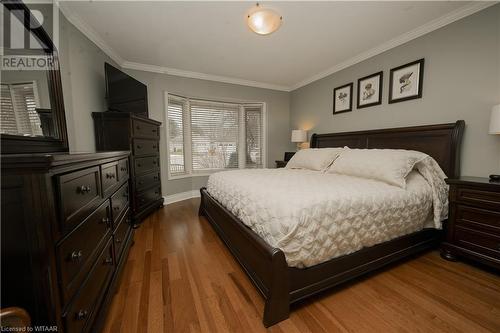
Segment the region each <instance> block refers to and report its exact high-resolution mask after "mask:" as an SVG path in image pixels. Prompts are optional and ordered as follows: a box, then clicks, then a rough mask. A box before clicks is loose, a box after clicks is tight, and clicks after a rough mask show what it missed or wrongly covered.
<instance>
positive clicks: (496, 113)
mask: <svg viewBox="0 0 500 333" xmlns="http://www.w3.org/2000/svg"><path fill="white" fill-rule="evenodd" d="M489 132H490V134H500V104H498V105H495V106H494V107H493V110H491V118H490V131H489Z"/></svg>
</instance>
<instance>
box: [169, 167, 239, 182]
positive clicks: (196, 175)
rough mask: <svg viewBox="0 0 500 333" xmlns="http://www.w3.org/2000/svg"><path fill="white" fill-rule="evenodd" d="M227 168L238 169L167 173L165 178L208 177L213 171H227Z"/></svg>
mask: <svg viewBox="0 0 500 333" xmlns="http://www.w3.org/2000/svg"><path fill="white" fill-rule="evenodd" d="M228 170H238V169H224V170H214V171H207V172H203V173H191V174H185V175H176V176H173V175H168V176H167V179H168V180H176V179H184V178H193V177H208V176H210V175H211V174H213V173H216V172H221V171H228Z"/></svg>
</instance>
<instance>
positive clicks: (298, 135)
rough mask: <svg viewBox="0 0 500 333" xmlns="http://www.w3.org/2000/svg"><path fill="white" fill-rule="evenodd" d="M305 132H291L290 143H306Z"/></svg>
mask: <svg viewBox="0 0 500 333" xmlns="http://www.w3.org/2000/svg"><path fill="white" fill-rule="evenodd" d="M306 141H307V132H306V131H304V130H293V131H292V142H306Z"/></svg>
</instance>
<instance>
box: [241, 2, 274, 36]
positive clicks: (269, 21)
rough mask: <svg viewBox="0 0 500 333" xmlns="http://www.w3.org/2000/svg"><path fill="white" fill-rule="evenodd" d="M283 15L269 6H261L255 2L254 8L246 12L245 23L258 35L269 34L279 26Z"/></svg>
mask: <svg viewBox="0 0 500 333" xmlns="http://www.w3.org/2000/svg"><path fill="white" fill-rule="evenodd" d="M282 22H283V17H282V16H280V15H279V14H278V13H276V12H275V11H274V10H272V9H269V8H262V7H261V6H260V5H259V3H257V5H256V8H255V9H254V10H253V11H252V12H251V13H250V14H248V17H247V24H248V27H249V28H250V29H252V31H253V32H255V33H256V34H259V35H269V34H270V33H273V32H275V31H276V30H278V29H279V27H280V26H281V23H282Z"/></svg>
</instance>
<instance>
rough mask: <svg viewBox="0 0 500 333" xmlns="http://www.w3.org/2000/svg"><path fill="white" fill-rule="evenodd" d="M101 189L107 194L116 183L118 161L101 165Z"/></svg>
mask: <svg viewBox="0 0 500 333" xmlns="http://www.w3.org/2000/svg"><path fill="white" fill-rule="evenodd" d="M101 177H102V191H103V192H104V195H105V196H107V195H109V194H110V193H111V192H112V191H113V190H114V188H115V187H116V185H118V162H113V163H108V164H103V165H102V166H101Z"/></svg>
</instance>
